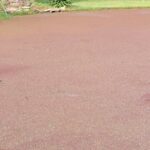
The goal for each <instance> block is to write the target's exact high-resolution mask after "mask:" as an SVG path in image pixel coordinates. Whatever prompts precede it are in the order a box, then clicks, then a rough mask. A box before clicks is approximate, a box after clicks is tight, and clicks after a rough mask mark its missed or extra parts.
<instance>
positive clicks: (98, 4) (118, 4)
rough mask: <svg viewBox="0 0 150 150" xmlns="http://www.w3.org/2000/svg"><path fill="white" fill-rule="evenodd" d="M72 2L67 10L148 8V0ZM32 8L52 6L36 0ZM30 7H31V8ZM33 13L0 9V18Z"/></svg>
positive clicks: (149, 0)
mask: <svg viewBox="0 0 150 150" xmlns="http://www.w3.org/2000/svg"><path fill="white" fill-rule="evenodd" d="M71 2H72V4H71V5H70V6H69V7H67V11H90V10H101V9H131V8H150V0H72V1H71ZM32 7H33V8H38V9H48V8H50V7H52V5H51V4H50V1H49V0H36V1H35V2H34V3H33V4H32ZM31 9H32V8H31ZM27 14H34V12H32V10H31V11H29V12H19V13H14V14H6V13H5V12H2V11H0V20H4V19H9V18H11V16H16V15H27Z"/></svg>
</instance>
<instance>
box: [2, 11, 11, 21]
mask: <svg viewBox="0 0 150 150" xmlns="http://www.w3.org/2000/svg"><path fill="white" fill-rule="evenodd" d="M10 17H11V16H10V15H7V14H5V13H3V12H0V20H5V19H9V18H10Z"/></svg>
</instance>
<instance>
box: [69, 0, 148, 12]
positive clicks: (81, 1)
mask: <svg viewBox="0 0 150 150" xmlns="http://www.w3.org/2000/svg"><path fill="white" fill-rule="evenodd" d="M148 7H150V0H73V3H72V7H71V9H73V10H99V9H107V8H148Z"/></svg>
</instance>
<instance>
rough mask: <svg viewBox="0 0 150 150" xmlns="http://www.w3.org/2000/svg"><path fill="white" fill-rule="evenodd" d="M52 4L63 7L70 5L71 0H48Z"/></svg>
mask: <svg viewBox="0 0 150 150" xmlns="http://www.w3.org/2000/svg"><path fill="white" fill-rule="evenodd" d="M50 3H51V5H52V6H55V7H63V6H69V5H71V0H50Z"/></svg>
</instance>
